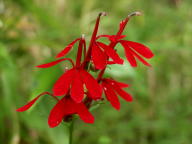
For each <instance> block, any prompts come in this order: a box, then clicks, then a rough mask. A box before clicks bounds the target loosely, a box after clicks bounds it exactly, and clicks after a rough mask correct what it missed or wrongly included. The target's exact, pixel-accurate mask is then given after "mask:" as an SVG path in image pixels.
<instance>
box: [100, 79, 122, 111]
mask: <svg viewBox="0 0 192 144" xmlns="http://www.w3.org/2000/svg"><path fill="white" fill-rule="evenodd" d="M102 86H103V89H104V92H105V95H106V98H107V100H108V101H109V102H110V103H111V105H112V106H113V107H114V108H115V109H117V110H119V109H120V102H119V99H118V97H117V95H116V93H115V92H114V91H113V88H112V87H111V86H109V85H108V84H106V83H105V82H103V83H102Z"/></svg>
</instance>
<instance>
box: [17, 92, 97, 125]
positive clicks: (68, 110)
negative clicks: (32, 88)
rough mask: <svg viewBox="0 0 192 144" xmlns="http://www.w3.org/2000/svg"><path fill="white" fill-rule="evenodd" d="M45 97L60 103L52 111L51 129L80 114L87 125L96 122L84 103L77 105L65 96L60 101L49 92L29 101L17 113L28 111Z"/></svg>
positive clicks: (50, 117) (49, 122)
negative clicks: (50, 97)
mask: <svg viewBox="0 0 192 144" xmlns="http://www.w3.org/2000/svg"><path fill="white" fill-rule="evenodd" d="M43 95H51V96H52V97H53V98H55V99H56V100H57V101H58V102H57V104H56V105H55V106H54V107H53V109H52V110H51V112H50V115H49V118H48V124H49V126H50V127H51V128H53V127H55V126H57V125H59V124H60V123H61V121H62V120H64V119H65V117H67V116H69V115H72V114H78V115H79V116H80V118H81V119H82V120H83V121H84V122H85V123H93V122H94V117H93V116H92V114H91V113H90V112H89V111H88V109H87V107H86V106H85V104H84V103H82V102H81V103H75V102H74V101H73V100H71V99H70V98H69V97H67V96H65V97H63V98H62V99H61V100H59V99H57V98H56V97H54V96H53V95H52V94H50V93H49V92H44V93H42V94H40V95H38V96H37V97H36V98H34V99H33V100H31V101H29V102H28V103H27V104H26V105H24V106H23V107H20V108H18V109H17V111H18V112H23V111H26V110H28V109H29V108H30V107H32V106H33V104H34V103H35V102H36V101H37V100H38V99H39V98H40V97H41V96H43Z"/></svg>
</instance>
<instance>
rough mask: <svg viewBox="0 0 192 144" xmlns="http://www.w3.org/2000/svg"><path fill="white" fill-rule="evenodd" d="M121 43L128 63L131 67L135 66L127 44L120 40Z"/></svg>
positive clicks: (135, 63)
mask: <svg viewBox="0 0 192 144" xmlns="http://www.w3.org/2000/svg"><path fill="white" fill-rule="evenodd" d="M121 44H122V46H123V47H124V50H125V55H126V58H127V60H128V61H129V63H130V64H131V66H132V67H136V66H137V62H136V60H135V58H134V56H133V54H132V52H131V51H130V48H129V46H128V45H127V44H126V43H124V42H123V41H121Z"/></svg>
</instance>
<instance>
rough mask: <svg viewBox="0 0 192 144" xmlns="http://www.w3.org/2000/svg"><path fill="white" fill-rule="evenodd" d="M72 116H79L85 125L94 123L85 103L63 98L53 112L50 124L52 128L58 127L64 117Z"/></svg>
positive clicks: (50, 116) (49, 119) (49, 120)
mask: <svg viewBox="0 0 192 144" xmlns="http://www.w3.org/2000/svg"><path fill="white" fill-rule="evenodd" d="M72 114H78V115H79V117H80V118H81V119H82V120H83V121H84V122H85V123H94V117H93V115H92V114H91V113H90V112H89V111H88V109H87V107H86V106H85V105H84V103H82V102H81V103H75V102H74V101H73V100H71V99H70V98H68V97H63V98H62V99H61V100H60V101H59V102H58V103H57V104H56V105H55V106H54V108H53V109H52V110H51V113H50V115H49V118H48V124H49V126H50V127H55V126H58V125H59V124H60V123H61V121H62V120H63V118H64V117H66V116H68V115H72Z"/></svg>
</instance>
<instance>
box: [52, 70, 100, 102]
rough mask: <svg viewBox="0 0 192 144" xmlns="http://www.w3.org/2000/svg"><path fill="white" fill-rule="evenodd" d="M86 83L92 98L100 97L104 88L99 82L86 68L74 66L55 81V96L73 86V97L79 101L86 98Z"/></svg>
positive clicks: (62, 93) (60, 94)
mask: <svg viewBox="0 0 192 144" xmlns="http://www.w3.org/2000/svg"><path fill="white" fill-rule="evenodd" d="M84 84H85V86H86V88H87V89H88V91H89V93H90V95H91V97H92V99H100V98H101V95H102V90H101V87H100V85H99V84H98V82H97V81H96V80H95V79H94V78H93V77H92V76H91V75H90V74H89V73H88V72H86V71H85V70H83V69H76V68H73V69H71V70H69V71H67V72H65V73H64V74H63V75H62V76H61V77H60V78H59V79H58V80H57V82H56V83H55V85H54V87H53V94H54V95H55V96H62V95H64V94H66V93H67V92H68V91H69V88H70V86H71V91H70V94H71V98H72V99H73V100H74V101H75V102H77V103H79V102H81V101H82V100H83V98H84V88H83V85H84Z"/></svg>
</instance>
